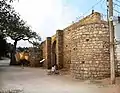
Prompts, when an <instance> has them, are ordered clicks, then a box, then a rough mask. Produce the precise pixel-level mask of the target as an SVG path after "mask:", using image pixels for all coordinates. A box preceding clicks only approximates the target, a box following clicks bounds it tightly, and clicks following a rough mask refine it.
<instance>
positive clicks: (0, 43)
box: [0, 35, 7, 58]
mask: <svg viewBox="0 0 120 93" xmlns="http://www.w3.org/2000/svg"><path fill="white" fill-rule="evenodd" d="M6 48H7V43H6V40H5V39H4V37H3V36H2V35H0V58H1V57H2V56H4V55H5V53H6Z"/></svg>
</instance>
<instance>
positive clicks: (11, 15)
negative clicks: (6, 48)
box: [0, 0, 40, 65]
mask: <svg viewBox="0 0 120 93" xmlns="http://www.w3.org/2000/svg"><path fill="white" fill-rule="evenodd" d="M0 14H1V15H0V30H1V32H2V34H4V35H5V36H6V37H10V38H11V39H12V40H14V46H13V49H12V52H11V62H10V64H11V65H14V64H15V63H16V61H15V52H16V46H17V42H18V41H20V40H28V41H29V42H30V43H32V44H36V43H35V42H34V41H31V40H33V39H35V40H37V39H38V40H40V37H39V36H38V35H37V33H36V32H33V31H32V30H31V28H30V27H29V26H28V25H26V22H25V21H24V20H22V19H21V18H20V15H19V14H18V13H16V12H15V10H14V8H13V7H12V6H11V5H10V4H9V3H7V0H3V1H0Z"/></svg>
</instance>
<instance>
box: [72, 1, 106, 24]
mask: <svg viewBox="0 0 120 93" xmlns="http://www.w3.org/2000/svg"><path fill="white" fill-rule="evenodd" d="M102 1H103V3H104V1H105V0H99V1H98V2H97V3H96V4H94V5H93V6H92V7H91V8H90V9H88V10H87V12H85V13H84V14H83V15H82V16H80V17H77V19H78V20H80V19H81V18H82V17H83V18H84V16H85V15H86V14H87V13H88V12H89V11H90V10H91V9H93V8H94V7H95V6H96V5H98V4H99V3H100V2H102ZM72 22H73V23H74V21H72Z"/></svg>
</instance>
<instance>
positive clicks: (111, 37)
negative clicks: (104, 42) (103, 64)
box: [107, 0, 115, 84]
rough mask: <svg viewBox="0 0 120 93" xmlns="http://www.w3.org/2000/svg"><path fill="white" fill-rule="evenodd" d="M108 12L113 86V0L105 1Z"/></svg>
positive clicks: (113, 80) (112, 80) (113, 82)
mask: <svg viewBox="0 0 120 93" xmlns="http://www.w3.org/2000/svg"><path fill="white" fill-rule="evenodd" d="M107 2H108V8H109V9H108V11H109V32H110V69H111V84H115V49H114V26H113V0H107Z"/></svg>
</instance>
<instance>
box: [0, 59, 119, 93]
mask: <svg viewBox="0 0 120 93" xmlns="http://www.w3.org/2000/svg"><path fill="white" fill-rule="evenodd" d="M109 81H110V80H109V79H104V80H98V81H89V80H87V81H81V80H74V79H72V78H70V77H69V75H47V70H46V69H42V68H29V67H25V68H24V69H22V68H21V67H10V66H9V60H8V59H6V60H2V61H0V93H2V92H1V91H5V90H6V91H7V90H9V91H13V90H14V91H17V92H14V93H120V85H119V84H120V78H117V84H116V85H110V84H109V83H110V82H109ZM20 91H21V92H20Z"/></svg>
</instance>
